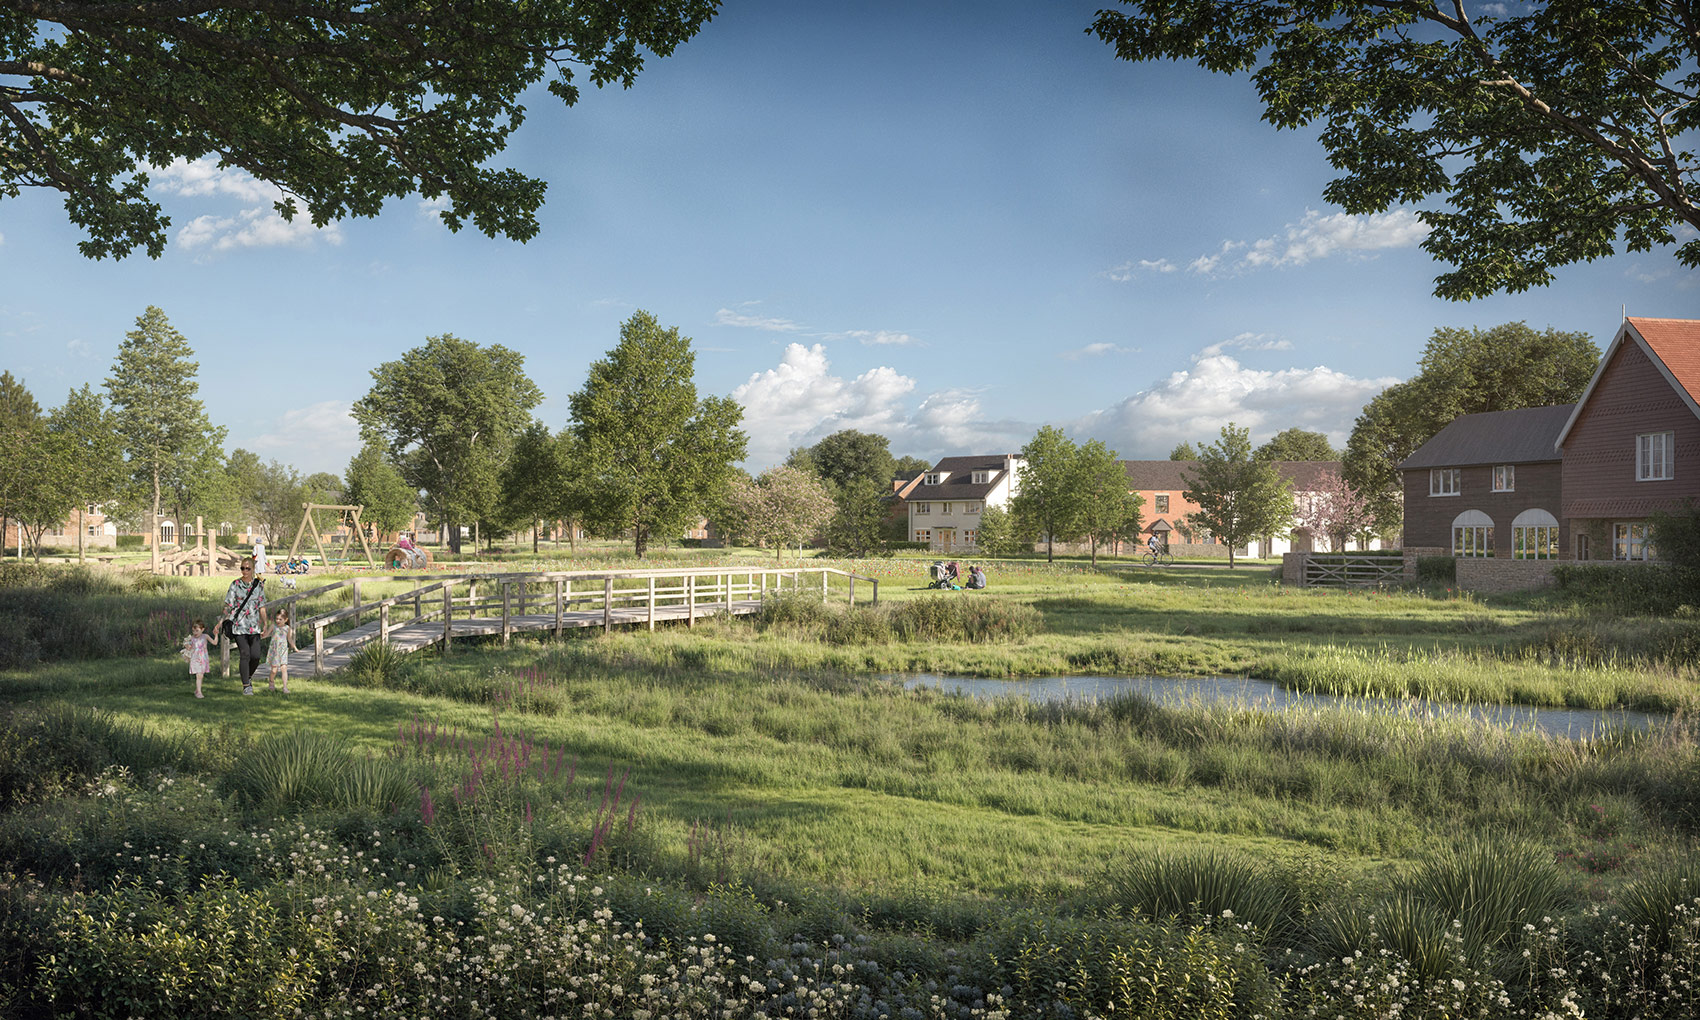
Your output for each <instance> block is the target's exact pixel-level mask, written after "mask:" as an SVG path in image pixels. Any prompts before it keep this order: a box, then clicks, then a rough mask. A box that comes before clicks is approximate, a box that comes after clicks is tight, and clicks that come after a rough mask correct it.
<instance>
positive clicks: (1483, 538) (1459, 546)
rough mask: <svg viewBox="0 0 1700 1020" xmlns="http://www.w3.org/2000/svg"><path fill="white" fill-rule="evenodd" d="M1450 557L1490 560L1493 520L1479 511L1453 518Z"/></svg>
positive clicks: (1467, 511) (1467, 512) (1465, 512)
mask: <svg viewBox="0 0 1700 1020" xmlns="http://www.w3.org/2000/svg"><path fill="white" fill-rule="evenodd" d="M1454 470H1456V469H1454ZM1452 555H1453V556H1458V557H1462V558H1464V559H1489V558H1491V557H1492V556H1493V518H1492V517H1489V516H1488V515H1487V514H1485V513H1482V512H1481V511H1480V510H1466V511H1464V512H1463V513H1461V514H1459V515H1458V516H1457V517H1454V518H1453V519H1452Z"/></svg>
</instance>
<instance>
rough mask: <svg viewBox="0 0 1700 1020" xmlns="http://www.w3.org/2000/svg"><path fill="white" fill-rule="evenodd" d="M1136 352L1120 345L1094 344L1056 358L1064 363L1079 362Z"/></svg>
mask: <svg viewBox="0 0 1700 1020" xmlns="http://www.w3.org/2000/svg"><path fill="white" fill-rule="evenodd" d="M1138 350H1139V348H1137V347H1123V346H1121V345H1120V344H1112V343H1095V344H1087V345H1086V346H1085V347H1076V348H1075V349H1074V350H1072V351H1063V352H1062V353H1061V354H1059V355H1057V357H1059V358H1062V359H1063V360H1064V361H1079V360H1080V359H1081V358H1096V357H1098V356H1100V355H1104V354H1133V353H1136V352H1137V351H1138Z"/></svg>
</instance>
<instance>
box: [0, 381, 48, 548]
mask: <svg viewBox="0 0 1700 1020" xmlns="http://www.w3.org/2000/svg"><path fill="white" fill-rule="evenodd" d="M43 428H44V426H43V423H42V420H41V405H40V404H37V403H36V402H35V397H34V396H32V395H31V394H30V391H29V388H28V387H26V386H25V385H24V383H23V380H21V379H17V378H15V377H14V376H13V375H12V373H11V372H0V552H4V551H5V550H4V548H3V544H4V542H3V540H4V537H5V534H6V526H7V524H8V523H11V522H14V521H16V520H17V515H18V509H19V507H20V505H21V503H22V500H23V499H24V498H25V497H26V495H27V494H28V492H29V490H30V488H31V487H32V486H34V485H35V484H37V483H36V482H35V481H33V480H32V476H31V467H30V461H31V459H32V458H35V457H36V456H37V455H38V452H39V450H40V448H41V443H42V439H43ZM18 547H19V555H22V550H23V529H22V528H21V527H20V528H19V529H18Z"/></svg>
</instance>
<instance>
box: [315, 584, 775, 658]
mask: <svg viewBox="0 0 1700 1020" xmlns="http://www.w3.org/2000/svg"><path fill="white" fill-rule="evenodd" d="M689 611H690V607H688V606H682V605H674V606H656V607H655V622H656V623H662V622H676V621H683V620H687V619H689ZM726 611H727V607H726V603H724V602H720V603H716V604H714V605H707V604H701V605H698V606H697V607H696V618H697V619H699V620H702V619H706V618H708V617H710V616H717V615H723V614H725V613H726ZM760 611H761V600H760V599H741V600H734V601H733V602H732V607H731V615H733V616H748V615H750V614H753V613H757V612H760ZM608 616H609V620H608V622H609V623H611V624H612V625H613V626H616V627H622V626H634V625H635V626H639V627H642V626H646V625H647V624H648V623H649V609H648V607H647V606H635V607H632V606H616V607H615V608H614V609H613V610H612V611H611V612H610V613H609V614H608ZM602 624H603V620H602V610H600V609H595V610H590V611H581V610H570V611H568V610H563V611H562V613H561V629H562V630H563V631H564V630H569V629H576V628H583V627H600V626H602ZM378 626H379V624H378V621H377V620H373V621H371V622H370V623H363V624H361V625H360V626H358V627H353V628H351V629H349V630H345V631H343V632H342V633H340V634H337V635H335V636H334V637H326V638H325V672H326V673H330V672H334V671H336V670H339V669H341V668H343V667H344V666H346V665H348V662H349V660H350V659H352V658H354V656H355V654H356V653H358V652H359V651H360V649H362V648H364V647H366V646H367V645H368V644H370V643H372V642H374V641H376V640H377V638H378ZM450 626H451V627H452V628H453V629H452V631H451V632H450V636H449V640H450V642H451V643H452V642H453V641H454V640H455V639H456V638H463V637H492V636H498V637H499V636H500V635H501V633H502V618H501V617H499V616H497V617H471V618H464V619H463V618H459V617H457V618H455V619H454V620H453V621H452V622H451V624H450ZM508 629H509V630H510V631H512V632H513V633H519V632H521V631H533V632H535V631H553V630H554V629H555V614H554V613H552V612H551V613H527V614H526V615H524V616H521V615H518V614H514V615H511V616H509V617H508ZM442 640H443V621H442V619H441V617H437V618H430V617H427V618H425V619H421V620H407V621H404V622H401V623H392V624H390V633H389V642H390V644H391V645H392V646H394V647H395V649H396V650H397V651H399V652H403V653H406V652H416V651H418V650H419V649H421V648H424V647H426V646H428V645H434V644H437V643H438V642H440V641H442ZM296 642H297V644H301V650H300V651H298V652H295V653H294V654H292V655H291V656H290V657H289V672H290V675H291V676H298V677H299V676H312V675H313V672H314V670H313V644H312V636H311V635H308V637H307V641H306V643H305V644H302V643H301V638H300V636H299V635H297V637H296Z"/></svg>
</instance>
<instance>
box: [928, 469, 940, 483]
mask: <svg viewBox="0 0 1700 1020" xmlns="http://www.w3.org/2000/svg"><path fill="white" fill-rule="evenodd" d="M943 482H944V472H943V471H929V472H927V484H928V485H941V484H943Z"/></svg>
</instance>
